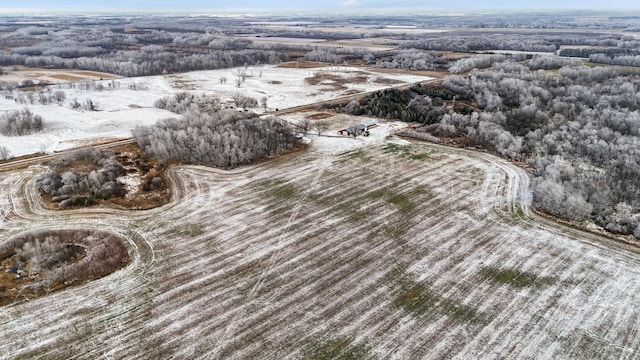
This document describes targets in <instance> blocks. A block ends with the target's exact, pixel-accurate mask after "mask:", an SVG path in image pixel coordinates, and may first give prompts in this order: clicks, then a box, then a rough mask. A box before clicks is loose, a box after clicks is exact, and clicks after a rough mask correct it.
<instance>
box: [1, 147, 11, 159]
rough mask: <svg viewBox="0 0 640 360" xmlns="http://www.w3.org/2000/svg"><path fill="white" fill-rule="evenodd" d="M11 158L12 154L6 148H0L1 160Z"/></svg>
mask: <svg viewBox="0 0 640 360" xmlns="http://www.w3.org/2000/svg"><path fill="white" fill-rule="evenodd" d="M9 157H11V152H9V149H7V148H6V147H5V146H0V160H8V159H9Z"/></svg>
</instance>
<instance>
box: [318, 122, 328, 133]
mask: <svg viewBox="0 0 640 360" xmlns="http://www.w3.org/2000/svg"><path fill="white" fill-rule="evenodd" d="M327 130H329V123H327V122H325V121H318V122H317V123H316V131H317V132H318V136H320V135H322V133H323V132H325V131H327Z"/></svg>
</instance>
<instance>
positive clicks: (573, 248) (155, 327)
mask: <svg viewBox="0 0 640 360" xmlns="http://www.w3.org/2000/svg"><path fill="white" fill-rule="evenodd" d="M291 116H298V115H291ZM290 120H295V117H294V118H291V119H290ZM325 121H327V122H330V123H331V124H332V127H333V128H334V129H335V128H337V127H340V126H342V125H343V124H345V123H352V122H357V121H358V120H356V119H353V118H349V117H345V116H344V115H338V116H336V117H334V118H326V119H325ZM400 126H401V125H400V124H399V123H395V122H383V123H382V124H381V125H380V126H378V127H376V128H373V129H372V130H371V136H370V137H367V138H357V139H352V138H347V137H342V138H339V137H332V136H321V137H317V136H315V135H309V138H310V139H311V146H310V147H309V148H308V150H306V151H304V152H299V153H294V154H289V155H285V156H280V157H277V158H275V159H271V160H269V161H264V162H261V163H259V164H256V165H252V166H247V167H242V168H239V169H234V170H231V171H226V170H219V169H213V168H208V167H202V166H176V167H173V168H172V169H171V170H170V171H169V176H170V179H171V183H172V191H173V197H172V200H171V202H170V203H169V204H167V205H165V206H163V207H160V208H156V209H153V210H148V211H123V210H110V209H105V208H95V209H82V210H70V211H49V210H47V209H45V208H44V207H43V204H42V203H41V200H40V197H39V194H38V193H37V191H36V190H35V185H34V178H35V177H37V175H38V174H40V173H41V172H42V171H44V170H43V169H42V168H41V167H38V166H33V167H30V168H28V169H23V170H19V171H12V172H5V173H3V176H2V177H1V178H0V238H10V237H12V236H15V235H18V234H20V233H22V232H24V231H27V230H30V229H47V228H59V227H60V226H64V227H65V228H80V229H100V230H109V231H112V232H114V233H116V234H118V235H120V236H121V237H122V238H124V239H126V241H127V242H128V249H129V252H130V257H131V258H132V262H131V263H130V264H129V265H127V266H126V267H125V268H123V269H121V270H119V271H116V272H114V273H112V274H111V275H109V276H107V277H104V278H102V279H99V280H95V281H92V282H88V283H85V284H82V285H80V286H76V287H70V288H66V289H64V290H61V291H58V292H54V293H51V294H48V295H46V296H43V297H41V298H37V299H32V300H30V301H22V302H17V303H14V304H12V305H9V306H4V307H1V308H0V332H1V333H2V334H3V341H2V343H1V344H0V353H1V354H2V355H1V356H2V357H6V358H11V359H35V358H42V359H62V358H65V359H66V358H75V359H98V358H107V359H149V358H153V359H169V358H179V359H312V358H323V357H322V356H321V354H323V353H324V354H326V352H327V351H328V350H333V351H342V352H343V354H344V353H354V352H355V353H358V354H360V355H361V356H362V358H367V359H369V358H371V359H374V358H377V359H419V358H426V359H441V358H447V359H532V358H535V359H637V358H640V355H638V354H640V336H639V327H638V324H639V323H640V308H638V307H636V306H635V304H637V303H638V301H640V276H639V275H640V260H639V259H638V253H637V252H638V250H637V249H636V248H633V247H628V246H626V245H624V244H622V243H616V242H610V241H608V240H607V239H605V238H601V237H599V236H597V235H593V234H588V233H583V232H581V231H578V230H575V229H572V228H568V227H564V226H561V225H558V224H556V223H553V222H551V221H549V220H546V219H544V218H538V217H537V216H536V215H534V214H532V212H531V210H530V200H531V199H530V194H529V192H528V187H529V180H528V175H527V173H526V172H525V171H524V170H522V169H521V168H518V167H515V166H513V165H512V164H510V163H509V162H507V161H505V160H502V159H500V158H496V157H494V156H491V155H488V154H485V153H478V152H470V151H464V150H458V149H451V148H446V147H440V146H436V145H430V144H423V143H417V142H416V143H414V142H408V141H404V140H400V139H397V138H395V137H393V136H391V137H389V136H388V135H389V131H392V130H393V129H395V128H397V127H400ZM61 224H64V225H61Z"/></svg>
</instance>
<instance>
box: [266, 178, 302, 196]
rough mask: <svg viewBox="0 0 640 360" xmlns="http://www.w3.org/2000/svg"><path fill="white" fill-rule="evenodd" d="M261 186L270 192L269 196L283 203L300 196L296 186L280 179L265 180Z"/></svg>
mask: <svg viewBox="0 0 640 360" xmlns="http://www.w3.org/2000/svg"><path fill="white" fill-rule="evenodd" d="M260 185H261V186H262V187H263V188H265V189H268V190H269V195H271V196H272V197H274V198H276V199H278V200H281V201H285V200H290V199H293V198H295V197H296V196H297V195H298V189H296V187H295V185H293V184H289V183H285V182H284V181H282V180H280V179H274V180H265V181H263V182H261V183H260Z"/></svg>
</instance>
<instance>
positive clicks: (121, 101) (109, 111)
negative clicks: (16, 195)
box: [0, 65, 430, 156]
mask: <svg viewBox="0 0 640 360" xmlns="http://www.w3.org/2000/svg"><path fill="white" fill-rule="evenodd" d="M241 72H244V73H245V74H246V77H245V82H244V83H243V84H242V85H241V86H240V87H239V88H238V87H236V83H235V79H236V78H237V77H238V74H239V73H241ZM322 73H327V74H329V75H331V76H339V77H341V78H343V79H345V80H346V81H345V84H344V88H339V87H338V88H336V87H335V86H332V85H331V84H330V81H329V80H327V81H324V82H320V83H319V84H317V85H310V84H309V83H307V82H305V80H304V79H305V78H307V77H313V76H315V75H317V74H322ZM363 76H364V77H366V81H365V82H353V83H350V82H349V79H350V78H356V77H359V78H360V79H362V77H363ZM221 79H222V81H221ZM381 79H385V80H395V81H399V82H403V83H413V82H418V81H425V80H429V79H430V78H429V77H425V76H416V75H403V74H384V73H377V72H375V70H371V69H366V70H365V69H361V68H353V67H345V66H332V67H325V68H313V69H295V68H293V69H292V68H280V67H275V66H270V65H269V66H267V65H264V66H251V67H247V68H244V67H243V68H232V69H222V70H212V71H196V72H191V73H185V74H171V75H166V76H149V77H141V78H127V79H117V80H115V81H116V82H118V84H119V88H118V89H116V90H112V89H109V87H108V84H109V83H111V80H104V81H103V84H104V86H105V88H106V90H103V91H82V90H79V89H67V88H65V86H64V85H54V86H53V90H54V91H55V90H58V89H62V90H64V91H65V93H66V101H65V102H64V103H63V104H62V105H39V104H36V105H24V104H20V103H17V102H15V101H14V100H12V99H6V98H4V97H3V98H0V113H2V112H9V111H13V110H22V109H24V108H29V109H30V110H31V111H32V112H34V113H35V114H38V115H41V116H42V117H43V118H44V120H45V124H46V125H45V127H46V128H45V130H44V131H43V132H41V133H37V134H32V135H28V136H21V137H9V136H4V135H0V146H5V147H7V148H8V149H9V152H10V153H11V155H12V156H20V155H26V154H32V153H36V152H47V153H51V152H54V151H60V150H64V149H68V148H72V147H76V146H79V145H82V144H85V143H86V142H87V141H90V140H94V139H116V138H127V137H130V132H131V129H132V128H134V127H135V126H137V125H150V124H153V123H155V122H156V121H158V120H159V119H163V118H167V117H175V116H177V115H176V114H173V113H171V112H168V111H165V110H160V109H156V108H154V107H153V103H154V102H155V101H156V100H157V99H159V98H161V97H163V96H170V95H172V94H174V93H176V92H180V91H189V92H204V93H208V94H214V95H216V96H218V97H220V98H221V99H222V100H225V99H229V98H231V96H232V95H233V94H234V93H236V92H240V93H243V94H245V95H247V96H251V97H254V98H256V99H257V100H258V101H259V100H260V99H261V98H263V97H266V98H267V107H268V110H275V109H285V108H289V107H294V106H299V105H306V104H313V103H315V102H318V101H323V100H329V99H333V98H336V97H340V96H343V95H346V94H348V93H353V92H366V91H372V90H377V89H382V88H386V87H388V86H389V85H385V84H384V80H383V81H380V80H381ZM225 80H226V81H225ZM98 82H100V81H98ZM134 83H135V84H137V85H141V86H138V87H139V88H140V87H142V88H144V90H132V89H130V88H129V85H131V84H134ZM73 99H77V100H78V102H80V103H83V102H84V101H85V100H86V99H91V100H92V101H93V102H94V103H97V108H98V110H99V111H81V110H74V109H72V108H71V107H70V105H69V104H70V102H71V101H72V100H73ZM253 110H254V111H256V112H262V111H263V108H262V107H261V106H259V107H257V108H255V109H253Z"/></svg>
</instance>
